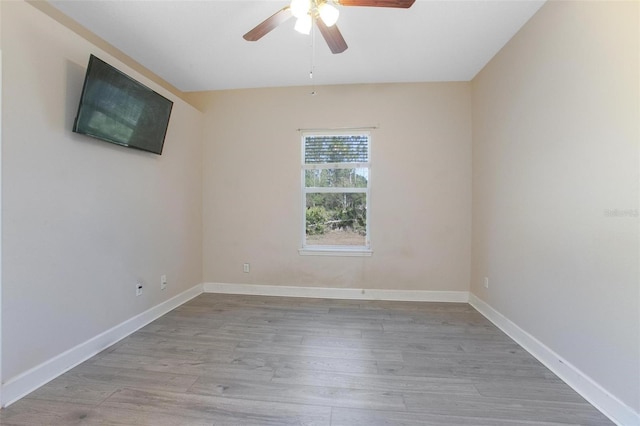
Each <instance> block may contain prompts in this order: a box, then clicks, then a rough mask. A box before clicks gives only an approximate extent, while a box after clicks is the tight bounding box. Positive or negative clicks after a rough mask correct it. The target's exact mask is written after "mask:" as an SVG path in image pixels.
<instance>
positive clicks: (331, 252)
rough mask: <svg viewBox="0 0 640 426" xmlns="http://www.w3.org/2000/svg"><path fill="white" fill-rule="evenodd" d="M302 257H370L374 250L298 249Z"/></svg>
mask: <svg viewBox="0 0 640 426" xmlns="http://www.w3.org/2000/svg"><path fill="white" fill-rule="evenodd" d="M298 253H299V254H300V255H301V256H345V257H368V256H371V255H372V254H373V250H371V249H368V248H365V247H357V248H343V247H304V248H301V249H298Z"/></svg>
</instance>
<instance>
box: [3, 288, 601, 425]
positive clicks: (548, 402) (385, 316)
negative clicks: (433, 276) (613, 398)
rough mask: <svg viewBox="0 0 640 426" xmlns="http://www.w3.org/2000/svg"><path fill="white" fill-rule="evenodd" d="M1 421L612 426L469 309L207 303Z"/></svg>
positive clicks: (75, 373) (261, 300)
mask: <svg viewBox="0 0 640 426" xmlns="http://www.w3.org/2000/svg"><path fill="white" fill-rule="evenodd" d="M0 424H2V425H5V426H9V425H10V426H17V425H29V426H33V425H85V424H86V425H136V426H138V425H153V426H164V425H181V426H182V425H333V426H338V425H343V426H356V425H364V426H375V425H482V426H501V425H568V424H570V425H609V424H612V423H611V422H610V421H609V420H608V419H607V418H606V417H605V416H603V415H602V414H601V413H600V412H598V411H597V410H596V409H595V408H594V407H593V406H591V405H590V404H589V403H587V402H586V401H585V400H584V399H583V398H581V397H580V396H579V395H578V394H577V393H576V392H574V391H573V390H572V389H571V388H569V387H568V386H567V385H566V384H565V383H563V382H562V381H561V380H560V379H558V378H557V377H556V376H555V375H554V374H553V373H551V372H550V371H549V370H548V369H547V368H545V367H544V366H543V365H542V364H540V363H539V362H538V361H537V360H535V359H534V358H533V357H532V356H531V355H529V354H528V353H527V352H526V351H525V350H524V349H522V348H521V347H520V346H518V345H517V344H516V343H515V342H514V341H513V340H511V339H510V338H509V337H507V336H506V335H505V334H503V333H502V332H501V331H500V330H498V329H497V328H496V327H495V326H493V325H492V324H491V323H490V322H489V321H487V320H486V319H485V318H484V317H483V316H482V315H480V314H479V313H478V312H477V311H475V310H474V309H473V308H472V307H471V306H470V305H468V304H457V303H419V302H381V301H353V300H352V301H347V300H324V299H302V298H276V297H262V296H237V295H219V294H202V295H200V296H198V297H197V298H195V299H193V300H191V301H190V302H188V303H186V304H184V305H182V306H180V307H179V308H177V309H175V310H174V311H172V312H170V313H169V314H167V315H165V316H163V317H162V318H160V319H158V320H156V321H154V322H153V323H151V324H149V325H147V326H146V327H144V328H142V329H140V330H139V331H137V332H136V333H134V334H132V335H131V336H129V337H127V338H125V339H123V340H122V341H120V342H118V343H117V344H115V345H113V346H112V347H110V348H108V349H106V350H105V351H103V352H101V353H100V354H98V355H96V356H95V357H93V358H91V359H90V360H88V361H86V362H85V363H83V364H81V365H79V366H78V367H76V368H74V369H72V370H71V371H69V372H67V373H66V374H64V375H62V376H60V377H58V378H57V379H55V380H53V381H52V382H50V383H48V384H47V385H45V386H43V387H42V388H40V389H38V390H36V391H35V392H33V393H32V394H30V395H29V396H27V397H25V398H23V399H22V400H20V401H18V402H16V403H15V404H13V405H11V406H9V407H8V408H6V409H4V410H2V411H0Z"/></svg>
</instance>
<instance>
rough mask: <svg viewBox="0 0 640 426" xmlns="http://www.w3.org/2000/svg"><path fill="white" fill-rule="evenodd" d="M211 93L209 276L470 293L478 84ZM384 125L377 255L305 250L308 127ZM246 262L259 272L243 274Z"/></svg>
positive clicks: (373, 212)
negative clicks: (303, 136)
mask: <svg viewBox="0 0 640 426" xmlns="http://www.w3.org/2000/svg"><path fill="white" fill-rule="evenodd" d="M310 91H311V89H310V88H303V87H294V88H280V89H257V90H237V91H222V92H213V93H201V94H199V95H198V96H197V98H198V99H197V100H198V102H199V103H200V104H202V105H203V111H204V115H205V130H204V135H205V142H204V161H205V170H204V213H203V220H204V280H205V282H217V283H245V284H269V285H294V286H309V287H311V286H316V287H335V288H367V289H402V290H436V291H437V290H444V291H464V292H466V291H467V290H468V285H469V264H470V257H469V256H470V225H471V215H470V201H471V192H470V190H471V182H470V167H471V163H470V161H471V127H470V124H471V116H470V84H469V83H425V84H396V85H385V84H382V85H346V86H323V87H320V88H317V89H316V91H317V92H318V94H317V95H315V96H311V95H310V94H309V92H310ZM362 126H377V127H378V129H376V130H373V131H372V142H371V150H372V154H371V158H372V160H371V161H372V166H371V200H370V201H371V206H370V228H371V241H372V247H373V251H374V253H373V255H372V256H371V257H364V258H354V257H347V258H345V257H320V256H301V255H299V254H298V249H299V248H300V244H301V229H302V225H301V222H302V212H301V189H300V186H301V183H300V167H301V165H300V161H301V160H300V158H301V153H300V152H301V146H300V133H299V132H298V131H297V129H299V128H314V129H317V128H343V127H362ZM243 262H249V263H251V272H250V273H249V274H245V273H243V272H242V264H243Z"/></svg>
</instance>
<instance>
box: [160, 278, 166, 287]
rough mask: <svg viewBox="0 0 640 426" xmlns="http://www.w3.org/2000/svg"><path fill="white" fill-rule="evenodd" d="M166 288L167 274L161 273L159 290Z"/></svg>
mask: <svg viewBox="0 0 640 426" xmlns="http://www.w3.org/2000/svg"><path fill="white" fill-rule="evenodd" d="M166 288H167V276H166V275H162V276H161V277H160V290H164V289H166Z"/></svg>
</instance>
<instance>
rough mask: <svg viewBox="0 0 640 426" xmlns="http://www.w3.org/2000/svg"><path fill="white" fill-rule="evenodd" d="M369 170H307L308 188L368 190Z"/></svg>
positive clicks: (306, 181)
mask: <svg viewBox="0 0 640 426" xmlns="http://www.w3.org/2000/svg"><path fill="white" fill-rule="evenodd" d="M368 178H369V169H364V168H363V169H314V170H305V172H304V183H305V186H306V187H307V188H311V187H317V188H366V187H367V181H368Z"/></svg>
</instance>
